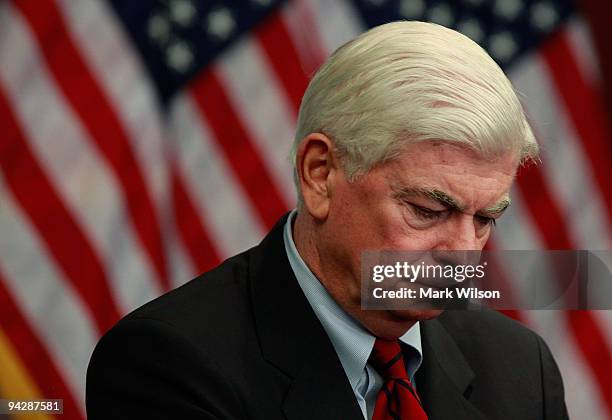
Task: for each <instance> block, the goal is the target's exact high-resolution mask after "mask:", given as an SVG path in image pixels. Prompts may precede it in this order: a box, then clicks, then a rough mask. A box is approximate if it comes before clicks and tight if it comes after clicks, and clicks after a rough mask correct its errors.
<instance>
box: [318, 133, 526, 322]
mask: <svg viewBox="0 0 612 420" xmlns="http://www.w3.org/2000/svg"><path fill="white" fill-rule="evenodd" d="M516 168H517V159H516V156H515V154H508V155H507V156H503V157H501V158H499V159H497V160H495V161H487V160H484V159H482V158H481V157H479V156H478V155H477V154H475V153H474V152H473V151H470V150H467V149H465V148H463V147H459V146H456V145H452V144H450V143H444V142H421V143H415V144H410V145H409V146H407V147H406V149H405V150H404V151H403V153H402V154H401V155H400V157H399V158H398V159H395V160H393V161H391V162H388V163H385V164H383V165H379V166H378V167H376V168H374V169H373V170H371V171H370V172H369V173H368V174H366V175H365V176H362V177H361V178H359V179H357V180H356V181H354V182H348V180H347V179H346V177H345V176H344V173H343V171H341V170H338V171H334V172H332V173H331V174H330V176H329V178H328V179H327V185H328V187H329V191H330V194H329V195H330V197H329V202H328V206H329V208H328V212H327V217H326V220H325V221H324V223H322V225H321V226H322V227H321V229H320V232H319V234H320V236H319V238H318V240H319V241H318V242H319V249H318V253H319V257H320V259H321V271H322V273H320V274H321V276H322V278H323V279H324V282H325V283H326V284H325V286H326V287H327V289H328V290H329V292H330V293H331V294H332V296H333V297H334V298H335V299H336V301H338V303H340V304H341V306H343V307H344V308H345V309H347V310H348V311H349V312H350V313H352V314H353V315H355V313H354V311H356V310H357V308H358V304H359V296H360V255H361V252H362V251H363V250H366V249H384V250H481V249H482V248H483V247H484V245H485V243H486V242H487V239H488V238H489V235H490V234H491V230H492V229H493V221H494V220H495V219H497V218H499V217H500V216H501V214H502V213H503V210H504V209H505V207H506V206H507V205H508V192H509V189H510V186H511V184H512V181H513V179H514V176H515V172H516ZM438 313H439V311H424V312H421V313H415V312H414V311H399V312H398V313H396V314H393V315H394V316H396V317H398V318H412V319H424V318H430V317H432V316H436V315H437V314H438ZM374 328H375V327H374Z"/></svg>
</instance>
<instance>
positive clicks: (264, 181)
mask: <svg viewBox="0 0 612 420" xmlns="http://www.w3.org/2000/svg"><path fill="white" fill-rule="evenodd" d="M190 90H191V92H192V94H193V97H194V98H195V101H196V104H197V105H198V108H199V110H200V112H201V114H202V118H204V119H206V121H207V122H208V123H209V124H210V127H211V129H212V131H213V133H214V136H215V138H216V139H217V142H218V144H219V146H220V147H221V149H222V150H223V152H224V153H225V156H226V158H227V161H228V162H229V163H230V165H231V167H232V169H233V170H234V173H235V174H236V175H237V177H238V179H239V180H240V183H241V186H242V188H243V189H244V192H245V194H246V195H247V196H248V197H249V199H250V200H251V203H252V205H253V206H254V207H255V209H256V211H257V214H258V216H259V218H260V219H261V221H262V223H263V225H264V226H265V227H266V228H271V227H272V226H274V224H275V223H276V221H277V219H278V217H280V216H281V215H282V214H283V213H284V212H286V211H287V205H286V204H285V203H284V200H283V199H282V198H281V194H280V193H279V191H278V189H277V187H276V185H275V184H274V182H273V180H272V177H271V176H270V174H269V172H268V171H267V170H266V167H265V165H264V164H263V162H262V160H261V158H260V157H259V154H258V153H257V151H256V150H255V148H254V146H253V142H252V140H251V139H250V137H249V135H248V134H247V132H246V130H245V128H244V126H243V123H242V121H241V119H240V117H239V116H238V115H237V114H236V112H235V110H234V109H233V108H232V107H231V104H230V102H229V99H228V96H227V94H226V93H225V89H224V87H223V85H222V84H221V82H220V80H219V77H218V76H217V74H216V73H215V72H214V71H210V70H207V71H204V72H203V73H202V74H201V75H199V76H198V77H197V79H196V80H195V83H194V84H193V85H192V86H191V88H190Z"/></svg>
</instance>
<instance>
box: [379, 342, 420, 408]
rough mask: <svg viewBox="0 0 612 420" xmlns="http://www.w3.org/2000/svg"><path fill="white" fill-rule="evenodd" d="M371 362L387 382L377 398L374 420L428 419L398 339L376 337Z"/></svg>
mask: <svg viewBox="0 0 612 420" xmlns="http://www.w3.org/2000/svg"><path fill="white" fill-rule="evenodd" d="M369 363H370V365H372V367H374V369H376V371H377V372H378V373H379V374H380V376H382V378H383V379H384V380H385V383H384V385H383V386H382V388H381V390H380V392H379V393H378V396H377V398H376V406H375V407H374V413H373V415H372V419H373V420H398V419H410V420H427V414H426V413H425V410H424V409H423V407H422V406H421V400H420V399H419V396H418V395H417V393H416V391H415V390H414V388H413V387H412V384H411V383H410V379H409V378H408V374H407V373H406V365H405V364H404V357H403V354H402V349H401V347H400V343H399V341H398V340H383V339H380V338H377V339H376V341H375V342H374V348H373V349H372V354H371V355H370V360H369Z"/></svg>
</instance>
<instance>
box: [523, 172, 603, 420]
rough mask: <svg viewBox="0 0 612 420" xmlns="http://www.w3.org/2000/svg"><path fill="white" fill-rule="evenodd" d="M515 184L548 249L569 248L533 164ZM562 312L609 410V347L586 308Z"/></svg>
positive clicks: (560, 220) (561, 223)
mask: <svg viewBox="0 0 612 420" xmlns="http://www.w3.org/2000/svg"><path fill="white" fill-rule="evenodd" d="M543 164H546V162H543ZM551 164H552V163H551ZM517 184H518V187H519V189H520V190H521V192H522V194H523V196H524V200H523V201H524V203H525V205H526V206H527V208H528V209H529V211H530V212H531V214H532V216H533V217H534V219H535V221H536V223H537V225H538V228H539V231H540V234H541V236H542V239H543V241H544V244H545V246H546V247H547V248H548V249H572V244H571V240H570V235H569V233H568V232H567V230H566V226H565V223H564V219H563V217H562V216H561V212H560V210H559V208H558V207H557V206H556V204H555V202H554V200H553V198H552V195H551V194H550V192H549V191H548V188H547V186H546V184H545V183H544V179H543V177H542V174H541V173H540V171H539V168H538V167H537V166H535V165H529V166H527V167H525V168H522V170H521V171H519V176H518V177H517ZM554 268H555V267H553V269H554ZM564 314H565V316H566V319H567V323H568V326H569V327H570V331H571V333H572V334H573V335H574V341H575V342H576V345H577V347H578V348H579V349H580V351H581V353H582V356H583V358H584V360H585V361H586V363H587V364H588V366H589V368H590V371H591V375H592V376H593V377H594V378H595V380H596V383H597V385H598V390H599V392H600V394H601V397H602V400H603V401H604V402H605V404H606V405H607V407H608V409H609V412H610V414H612V382H611V381H612V364H611V363H610V361H611V360H612V354H610V349H609V348H608V346H607V344H606V342H605V340H604V339H603V335H602V333H601V331H600V329H599V328H598V326H597V324H596V323H595V321H594V320H593V318H592V316H591V314H590V313H589V312H588V311H564Z"/></svg>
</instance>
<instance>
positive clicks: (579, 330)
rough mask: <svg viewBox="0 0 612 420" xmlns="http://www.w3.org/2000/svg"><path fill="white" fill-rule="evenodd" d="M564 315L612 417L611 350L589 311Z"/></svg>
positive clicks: (570, 312) (571, 312)
mask: <svg viewBox="0 0 612 420" xmlns="http://www.w3.org/2000/svg"><path fill="white" fill-rule="evenodd" d="M566 316H567V321H568V323H569V325H570V326H571V330H572V332H573V333H574V337H575V341H576V343H577V344H578V346H579V347H580V349H581V350H582V354H583V355H584V356H585V360H586V361H587V363H588V365H589V368H590V370H591V375H593V376H594V377H595V379H596V382H597V384H598V385H599V387H598V388H599V391H600V393H601V396H602V400H603V401H604V403H605V405H606V407H607V409H608V414H609V415H610V417H611V418H612V352H610V348H609V347H608V344H607V342H606V340H605V338H604V336H603V333H602V332H601V330H600V328H599V326H598V325H597V323H596V321H595V320H594V319H593V316H592V315H591V313H590V312H589V311H566Z"/></svg>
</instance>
